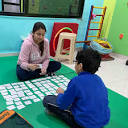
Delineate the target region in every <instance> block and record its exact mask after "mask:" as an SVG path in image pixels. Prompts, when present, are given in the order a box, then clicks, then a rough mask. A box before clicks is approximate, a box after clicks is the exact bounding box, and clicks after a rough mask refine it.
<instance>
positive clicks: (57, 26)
mask: <svg viewBox="0 0 128 128" xmlns="http://www.w3.org/2000/svg"><path fill="white" fill-rule="evenodd" d="M77 30H78V24H77V23H60V22H55V23H54V25H53V30H52V36H51V40H50V55H51V56H55V51H56V48H57V43H58V38H59V34H60V33H61V32H69V33H76V34H77ZM69 46H70V41H69V40H64V49H65V48H68V47H69Z"/></svg>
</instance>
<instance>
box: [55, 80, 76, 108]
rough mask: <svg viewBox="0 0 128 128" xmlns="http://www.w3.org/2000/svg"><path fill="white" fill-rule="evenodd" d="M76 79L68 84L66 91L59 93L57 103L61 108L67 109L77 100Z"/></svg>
mask: <svg viewBox="0 0 128 128" xmlns="http://www.w3.org/2000/svg"><path fill="white" fill-rule="evenodd" d="M77 92H78V91H77V88H76V85H75V81H74V80H71V81H70V82H69V84H68V87H67V90H66V91H64V93H63V94H62V93H59V94H58V96H57V104H58V106H59V107H60V108H61V109H63V110H64V109H67V108H68V107H69V106H71V104H72V103H73V102H74V101H75V98H76V96H77V95H78V94H77Z"/></svg>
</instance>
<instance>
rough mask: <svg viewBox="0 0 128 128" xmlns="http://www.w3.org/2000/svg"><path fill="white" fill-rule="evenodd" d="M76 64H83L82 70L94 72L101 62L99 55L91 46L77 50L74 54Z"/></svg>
mask: <svg viewBox="0 0 128 128" xmlns="http://www.w3.org/2000/svg"><path fill="white" fill-rule="evenodd" d="M76 60H77V62H78V64H80V63H82V64H83V70H84V71H87V72H90V73H92V74H94V73H95V72H96V71H97V70H98V68H99V67H100V63H101V55H100V54H99V53H98V52H97V51H94V50H93V49H91V48H87V49H85V50H82V51H79V52H78V53H77V56H76Z"/></svg>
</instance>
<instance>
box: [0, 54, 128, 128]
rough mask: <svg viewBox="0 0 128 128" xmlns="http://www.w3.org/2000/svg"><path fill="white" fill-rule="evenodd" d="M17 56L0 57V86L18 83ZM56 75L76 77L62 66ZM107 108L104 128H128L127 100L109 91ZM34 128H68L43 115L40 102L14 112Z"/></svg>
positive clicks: (3, 106) (2, 102)
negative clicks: (108, 116) (107, 115)
mask: <svg viewBox="0 0 128 128" xmlns="http://www.w3.org/2000/svg"><path fill="white" fill-rule="evenodd" d="M16 64H17V56H10V57H0V85H2V84H7V83H15V82H19V80H18V79H17V77H16ZM56 74H57V75H64V76H65V77H67V78H68V79H71V78H73V77H74V76H76V73H75V72H74V71H73V70H72V69H70V68H68V67H66V66H64V65H62V68H61V70H59V71H58V72H57V73H56ZM108 92H109V106H110V109H111V119H110V122H109V124H108V125H107V126H105V128H128V122H127V121H128V99H127V98H125V97H123V96H121V95H119V94H117V93H115V92H113V91H111V90H109V89H108ZM0 102H1V105H0V111H2V110H4V109H6V104H5V100H3V97H2V96H1V95H0ZM16 111H17V112H18V113H19V114H21V115H22V116H23V117H24V118H25V119H26V120H28V121H29V122H30V123H31V124H32V125H33V126H34V128H57V127H58V128H69V127H68V126H67V125H66V124H65V123H64V122H63V121H61V120H59V119H58V118H56V117H54V116H50V115H47V114H45V112H44V107H43V105H42V102H37V103H33V104H31V105H28V106H27V107H25V108H24V109H21V110H16Z"/></svg>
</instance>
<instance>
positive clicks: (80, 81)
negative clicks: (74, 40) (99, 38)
mask: <svg viewBox="0 0 128 128" xmlns="http://www.w3.org/2000/svg"><path fill="white" fill-rule="evenodd" d="M100 63H101V57H100V54H99V53H98V52H97V51H94V50H92V49H90V48H88V49H86V50H82V51H80V52H78V53H77V56H76V61H75V70H76V73H77V74H78V76H76V77H74V78H73V79H72V80H71V81H70V82H69V84H68V87H67V89H66V90H65V91H64V90H63V89H61V88H58V89H57V93H58V96H54V95H49V96H46V97H45V98H44V100H43V105H44V107H46V108H47V110H48V111H49V112H52V113H54V114H55V115H57V116H58V117H60V118H61V119H62V120H64V121H65V122H66V123H67V124H68V125H70V126H71V128H103V126H104V125H106V124H107V123H108V122H109V119H110V110H109V107H108V93H107V88H106V87H105V85H104V83H103V81H102V80H101V78H100V77H99V76H98V75H96V74H95V72H96V71H97V70H98V68H99V67H100Z"/></svg>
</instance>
